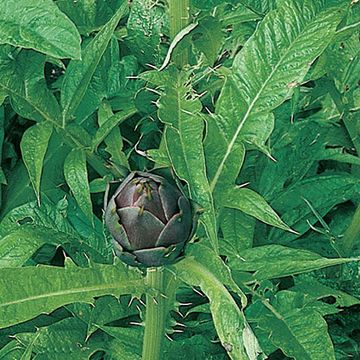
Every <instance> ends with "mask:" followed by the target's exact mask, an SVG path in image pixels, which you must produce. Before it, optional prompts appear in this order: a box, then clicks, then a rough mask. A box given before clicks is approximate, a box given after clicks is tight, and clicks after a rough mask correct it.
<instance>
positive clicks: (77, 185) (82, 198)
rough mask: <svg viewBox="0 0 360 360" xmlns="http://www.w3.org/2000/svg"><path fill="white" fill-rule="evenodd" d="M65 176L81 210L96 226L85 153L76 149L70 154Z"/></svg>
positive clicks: (65, 166)
mask: <svg viewBox="0 0 360 360" xmlns="http://www.w3.org/2000/svg"><path fill="white" fill-rule="evenodd" d="M64 175H65V179H66V182H67V184H68V185H69V187H70V190H71V191H72V193H73V195H74V197H75V199H76V201H77V203H78V205H79V207H80V209H81V210H82V211H83V212H84V214H85V215H86V217H87V219H88V220H89V221H90V224H92V225H94V215H93V212H92V203H91V198H90V186H89V181H88V173H87V168H86V154H85V151H83V150H76V149H74V150H73V151H71V152H70V153H69V155H68V156H67V157H66V159H65V164H64Z"/></svg>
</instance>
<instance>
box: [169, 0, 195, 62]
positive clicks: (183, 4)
mask: <svg viewBox="0 0 360 360" xmlns="http://www.w3.org/2000/svg"><path fill="white" fill-rule="evenodd" d="M168 4H169V18H170V37H171V40H173V39H174V37H175V36H176V34H177V33H178V32H179V31H181V30H182V29H183V28H185V27H186V26H187V25H189V18H190V0H169V1H168ZM173 60H174V62H175V64H176V65H177V67H178V68H180V69H181V68H183V67H184V66H186V65H187V64H188V62H189V48H185V49H175V51H174V54H173Z"/></svg>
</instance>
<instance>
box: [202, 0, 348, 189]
mask: <svg viewBox="0 0 360 360" xmlns="http://www.w3.org/2000/svg"><path fill="white" fill-rule="evenodd" d="M322 5H323V3H322V2H320V4H319V2H316V4H315V2H313V1H311V0H305V1H303V2H301V3H299V2H297V1H294V0H287V1H282V2H281V5H280V6H279V7H278V9H277V10H276V11H271V12H269V13H268V14H267V16H266V17H265V18H264V20H263V21H262V22H261V23H260V25H259V27H258V28H257V30H256V32H255V34H254V35H253V36H252V37H251V38H250V39H249V41H248V42H247V43H246V44H245V46H244V47H243V48H242V50H241V51H240V52H239V54H238V55H237V56H236V57H235V59H234V63H233V68H232V70H233V75H229V76H228V79H227V80H226V82H225V85H224V87H223V89H222V93H221V95H220V98H219V100H218V101H217V104H216V113H217V118H218V119H217V128H218V129H219V130H218V131H213V132H210V131H211V128H209V134H208V137H213V138H217V137H218V134H219V131H220V129H221V134H222V135H221V136H222V137H223V138H224V139H225V140H226V141H221V142H220V146H221V147H220V148H219V147H216V148H215V147H214V146H211V147H210V148H209V149H208V151H207V153H212V154H214V155H213V157H212V159H211V162H208V167H209V168H210V170H209V174H212V176H211V183H210V186H211V189H212V190H214V189H216V187H217V186H219V185H218V181H219V179H220V178H225V177H229V176H227V172H228V171H229V170H228V169H230V170H232V167H231V166H230V164H231V163H232V162H231V161H229V158H231V156H232V155H233V153H234V151H236V149H237V147H239V146H240V143H241V141H244V140H246V139H247V136H248V137H249V136H250V139H252V140H251V141H252V142H254V138H255V139H256V138H257V137H259V139H260V140H261V141H257V142H258V145H262V144H261V143H262V142H263V141H264V140H266V138H267V137H268V136H269V135H270V133H271V131H272V121H273V120H272V115H271V114H270V112H271V111H272V110H273V109H275V108H276V107H277V106H279V105H280V104H281V103H282V102H283V101H285V100H286V99H287V98H289V97H290V95H291V94H292V92H293V88H294V86H295V85H294V84H299V83H301V82H302V81H303V79H304V77H305V75H306V73H307V71H308V69H309V67H310V65H311V63H312V62H313V61H314V60H315V59H316V57H317V56H319V55H320V54H321V53H322V52H323V50H324V49H325V47H326V46H327V45H328V43H329V42H330V40H331V38H332V36H333V34H334V33H335V29H336V26H337V24H338V23H339V22H340V21H341V19H342V17H343V12H342V11H338V9H336V10H334V9H330V10H325V11H322ZM284 22H285V23H286V27H284V26H283V24H284ZM273 34H276V36H273ZM310 34H311V36H310ZM259 54H262V55H261V56H260V55H259ZM263 128H264V129H266V131H264V130H262V129H263ZM254 129H255V130H256V131H257V132H259V135H257V134H256V133H255V134H254ZM213 143H215V142H214V141H213ZM232 180H235V179H232ZM218 191H219V192H221V191H222V188H221V187H220V188H219V190H218Z"/></svg>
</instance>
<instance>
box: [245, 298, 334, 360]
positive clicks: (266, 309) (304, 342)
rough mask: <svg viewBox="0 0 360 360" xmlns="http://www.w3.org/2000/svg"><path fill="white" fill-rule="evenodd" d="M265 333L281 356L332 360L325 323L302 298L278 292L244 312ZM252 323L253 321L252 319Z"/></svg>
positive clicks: (311, 359)
mask: <svg viewBox="0 0 360 360" xmlns="http://www.w3.org/2000/svg"><path fill="white" fill-rule="evenodd" d="M246 316H247V317H249V316H254V317H255V320H256V322H257V326H258V327H260V328H261V329H264V330H266V331H267V333H268V337H269V338H270V340H271V342H272V343H273V344H274V345H275V346H276V347H278V348H280V349H281V350H282V351H283V353H284V354H285V355H286V356H288V357H291V358H294V359H298V360H328V359H329V360H330V359H331V360H335V353H334V347H333V344H332V341H331V338H330V336H329V334H328V331H327V324H326V321H325V320H324V319H323V317H322V316H321V314H320V313H319V312H318V311H317V309H316V308H313V307H312V303H310V304H309V303H307V299H306V298H304V297H303V296H301V294H296V293H292V292H290V291H281V292H279V293H277V294H276V296H275V298H274V299H272V300H271V301H269V300H268V299H264V300H263V301H261V302H260V301H257V302H255V303H254V305H252V306H251V307H250V308H249V309H248V311H247V312H246ZM252 320H253V319H252Z"/></svg>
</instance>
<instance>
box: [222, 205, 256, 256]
mask: <svg viewBox="0 0 360 360" xmlns="http://www.w3.org/2000/svg"><path fill="white" fill-rule="evenodd" d="M219 223H220V227H221V231H222V233H223V237H224V239H223V240H222V241H221V243H220V246H221V247H222V248H223V249H224V251H225V255H227V256H228V257H232V256H237V255H239V254H241V252H242V250H244V249H248V248H251V247H252V244H253V238H254V230H255V219H254V218H253V217H250V216H248V215H246V214H245V213H243V212H242V211H239V210H237V209H229V208H224V209H222V210H221V212H220V216H219Z"/></svg>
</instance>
